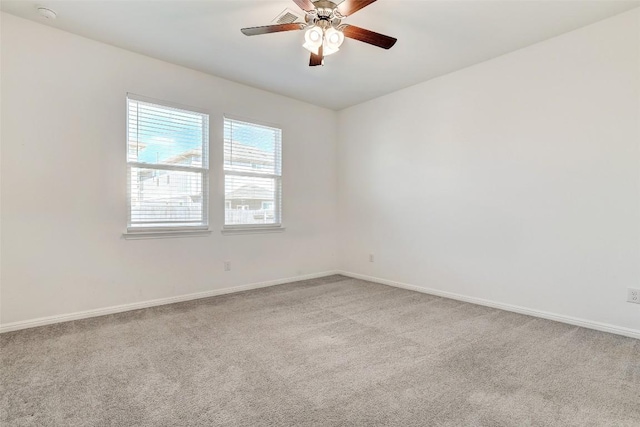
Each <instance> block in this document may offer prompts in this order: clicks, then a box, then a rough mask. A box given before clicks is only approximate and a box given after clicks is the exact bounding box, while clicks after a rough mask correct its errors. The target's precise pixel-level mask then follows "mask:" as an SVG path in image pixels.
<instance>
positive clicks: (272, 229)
mask: <svg viewBox="0 0 640 427" xmlns="http://www.w3.org/2000/svg"><path fill="white" fill-rule="evenodd" d="M284 230H285V228H284V227H282V226H280V225H275V226H260V227H223V228H222V230H221V233H222V234H224V235H234V234H265V233H282V232H283V231H284Z"/></svg>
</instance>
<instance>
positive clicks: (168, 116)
mask: <svg viewBox="0 0 640 427" xmlns="http://www.w3.org/2000/svg"><path fill="white" fill-rule="evenodd" d="M127 101H128V107H127V112H128V119H127V122H128V125H127V130H128V141H127V144H128V150H127V156H128V161H129V167H128V184H129V185H128V189H129V226H130V227H136V226H139V227H142V226H144V227H162V226H165V227H176V226H182V225H184V226H189V227H193V226H194V225H206V224H207V207H208V191H207V190H208V188H207V185H208V168H207V163H208V162H207V151H208V140H209V138H208V131H209V130H208V128H209V125H208V121H209V118H208V115H206V114H203V113H199V112H191V111H187V110H182V109H177V108H173V107H169V106H163V105H155V104H150V103H146V102H142V101H136V100H134V99H128V100H127ZM155 165H157V166H155Z"/></svg>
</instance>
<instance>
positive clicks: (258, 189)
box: [224, 175, 280, 225]
mask: <svg viewBox="0 0 640 427" xmlns="http://www.w3.org/2000/svg"><path fill="white" fill-rule="evenodd" d="M279 193H280V179H279V178H258V177H249V176H237V175H226V177H225V191H224V194H225V224H226V225H241V224H248V225H251V224H277V223H279V218H278V215H277V210H276V206H277V203H279V200H278V199H279V196H278V195H279Z"/></svg>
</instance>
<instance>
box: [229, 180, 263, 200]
mask: <svg viewBox="0 0 640 427" xmlns="http://www.w3.org/2000/svg"><path fill="white" fill-rule="evenodd" d="M225 198H226V199H232V200H238V199H243V200H271V199H273V191H271V190H269V189H267V188H264V187H260V186H259V185H254V184H247V185H243V186H242V187H239V188H237V189H235V190H234V191H231V192H229V193H226V194H225Z"/></svg>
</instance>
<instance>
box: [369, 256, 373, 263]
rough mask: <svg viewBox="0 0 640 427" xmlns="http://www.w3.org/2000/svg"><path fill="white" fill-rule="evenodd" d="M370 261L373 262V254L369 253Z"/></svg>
mask: <svg viewBox="0 0 640 427" xmlns="http://www.w3.org/2000/svg"><path fill="white" fill-rule="evenodd" d="M369 262H373V254H369Z"/></svg>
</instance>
